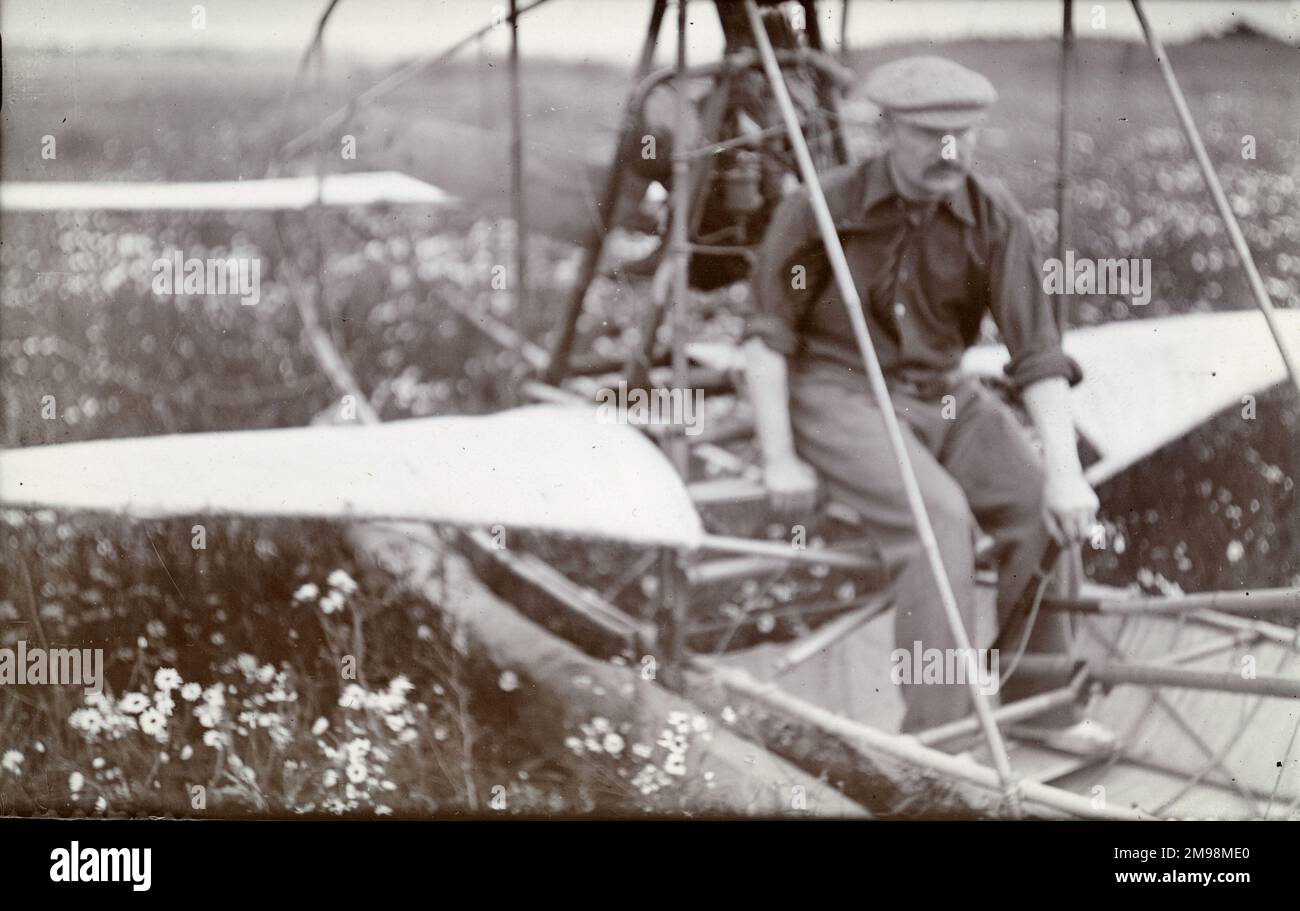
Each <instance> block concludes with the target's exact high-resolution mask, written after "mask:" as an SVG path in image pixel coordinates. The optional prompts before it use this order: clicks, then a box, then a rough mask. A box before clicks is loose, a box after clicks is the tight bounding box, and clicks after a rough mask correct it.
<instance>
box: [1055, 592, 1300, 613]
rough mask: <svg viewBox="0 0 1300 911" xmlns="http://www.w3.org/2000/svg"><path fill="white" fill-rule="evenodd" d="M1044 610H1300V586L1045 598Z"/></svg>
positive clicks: (1139, 611)
mask: <svg viewBox="0 0 1300 911" xmlns="http://www.w3.org/2000/svg"><path fill="white" fill-rule="evenodd" d="M1043 609H1044V610H1055V611H1067V612H1069V613H1074V614H1183V613H1193V612H1196V611H1202V610H1216V611H1228V612H1239V613H1247V614H1254V613H1271V612H1274V611H1282V612H1287V611H1297V612H1300V589H1294V588H1264V589H1259V590H1257V591H1254V592H1251V591H1243V592H1227V591H1224V592H1197V593H1194V594H1190V595H1168V596H1161V597H1150V598H1050V597H1049V598H1044V599H1043Z"/></svg>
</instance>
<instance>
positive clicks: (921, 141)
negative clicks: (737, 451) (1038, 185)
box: [744, 57, 1111, 749]
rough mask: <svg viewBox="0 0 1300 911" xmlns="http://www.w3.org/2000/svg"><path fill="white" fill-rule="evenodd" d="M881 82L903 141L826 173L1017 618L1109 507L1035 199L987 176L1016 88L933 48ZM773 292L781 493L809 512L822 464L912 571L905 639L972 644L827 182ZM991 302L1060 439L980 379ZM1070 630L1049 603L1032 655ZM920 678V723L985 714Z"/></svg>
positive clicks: (916, 698) (786, 240)
mask: <svg viewBox="0 0 1300 911" xmlns="http://www.w3.org/2000/svg"><path fill="white" fill-rule="evenodd" d="M865 89H866V94H867V96H868V97H869V98H870V99H871V100H872V101H874V102H875V103H876V104H878V105H879V106H880V108H881V118H882V124H883V129H884V134H885V138H886V144H887V149H888V150H887V152H886V153H885V154H884V155H882V156H880V157H877V158H874V159H871V160H868V161H865V162H862V163H858V164H855V165H849V166H846V167H843V168H840V169H837V170H836V171H834V172H831V173H830V174H828V175H827V176H826V178H825V180H824V181H823V187H824V189H825V195H826V198H827V200H828V202H829V205H830V208H831V212H832V215H833V217H834V218H835V221H836V225H837V229H838V232H839V234H840V237H841V239H842V241H843V244H844V251H845V254H846V255H847V257H848V261H849V264H850V267H851V269H852V272H853V275H854V276H855V278H856V280H857V286H858V291H859V294H860V296H861V299H862V302H863V307H864V310H865V316H866V319H867V324H868V326H869V329H870V334H871V339H872V341H873V343H874V345H875V348H876V351H877V352H878V354H879V357H880V361H881V366H882V368H883V370H884V373H885V376H886V378H887V382H888V385H889V389H890V393H891V395H892V397H893V404H894V409H895V413H896V414H897V416H898V419H899V421H900V423H901V424H902V430H903V436H904V439H905V443H906V447H907V452H908V456H909V458H910V459H911V463H912V466H913V468H914V470H915V472H916V475H917V478H918V481H919V482H920V487H921V491H922V494H923V498H924V501H925V506H926V509H927V510H928V512H929V516H930V519H931V521H932V523H933V525H934V530H935V534H936V536H937V538H938V544H939V550H940V554H941V556H942V560H943V564H944V566H945V567H946V569H947V573H948V578H949V580H950V581H951V584H952V588H953V591H954V592H955V595H956V600H957V605H958V608H959V610H960V612H961V615H962V617H963V620H964V622H965V625H966V629H967V631H968V633H971V634H972V635H973V633H974V630H975V622H974V616H973V614H974V606H975V542H976V535H977V532H978V529H979V528H980V527H982V528H983V529H984V531H986V532H987V533H988V534H989V535H991V536H992V537H993V539H994V540H995V542H996V550H995V552H996V557H997V564H998V571H999V589H998V598H997V603H998V613H999V618H1000V620H1001V621H1003V622H1005V621H1006V620H1007V619H1008V615H1009V614H1010V613H1011V611H1012V609H1013V607H1015V606H1016V605H1017V603H1018V602H1019V601H1020V599H1021V597H1022V594H1023V593H1024V592H1025V590H1026V587H1027V583H1028V582H1030V581H1031V580H1033V579H1035V573H1036V571H1037V570H1038V567H1039V565H1040V563H1041V562H1042V560H1043V558H1044V555H1045V554H1046V552H1047V550H1048V548H1049V546H1050V545H1051V541H1052V539H1053V538H1055V539H1056V540H1057V541H1059V542H1062V543H1065V542H1075V541H1078V540H1080V539H1081V538H1083V537H1084V536H1085V533H1087V532H1088V531H1089V530H1090V529H1091V527H1092V525H1093V523H1094V521H1095V518H1094V517H1095V513H1096V510H1097V497H1096V494H1095V493H1094V492H1093V490H1092V488H1091V487H1090V486H1089V485H1088V483H1087V481H1086V480H1085V479H1084V476H1083V470H1082V468H1081V466H1080V463H1079V456H1078V451H1077V448H1076V442H1075V435H1074V424H1073V421H1072V419H1071V416H1070V408H1069V399H1068V390H1069V386H1070V385H1072V384H1074V383H1077V382H1079V380H1080V379H1081V376H1082V374H1081V371H1080V368H1079V366H1078V364H1077V363H1075V361H1074V360H1073V359H1072V358H1070V357H1069V356H1067V355H1066V354H1065V353H1064V352H1063V351H1062V350H1061V346H1060V335H1059V333H1058V330H1057V327H1056V324H1055V321H1054V318H1053V312H1052V307H1051V304H1050V302H1049V300H1048V298H1047V297H1046V295H1045V294H1044V292H1043V289H1042V285H1041V283H1040V279H1039V276H1040V261H1039V259H1038V257H1037V256H1036V254H1035V251H1034V246H1033V243H1032V241H1031V238H1030V233H1029V228H1028V225H1027V223H1026V220H1025V216H1024V213H1023V212H1022V210H1021V209H1020V208H1019V206H1018V205H1017V204H1016V202H1015V201H1014V200H1013V199H1012V198H1011V196H1010V195H1009V194H1008V193H1007V192H1006V191H1005V190H1004V189H1001V188H999V187H997V186H994V185H992V184H990V183H987V182H985V181H984V180H983V179H981V178H980V177H978V176H975V175H973V174H972V173H971V172H970V166H971V161H972V155H973V152H974V150H975V143H976V131H977V126H978V123H979V121H980V120H981V118H982V116H983V113H984V111H985V109H986V108H987V107H988V106H989V105H990V104H992V103H993V101H994V100H995V98H996V97H997V93H996V92H995V90H994V88H993V86H992V84H990V83H989V81H988V80H987V79H985V78H984V77H983V76H981V75H980V74H978V73H975V72H972V71H970V70H968V69H966V68H965V67H962V66H960V65H958V64H956V63H954V62H952V61H950V60H946V59H943V58H940V57H911V58H907V59H903V60H898V61H895V62H893V63H889V64H886V65H884V66H881V67H879V68H878V69H877V70H875V71H874V72H873V73H872V74H871V75H870V76H869V77H868V79H867V82H866V85H865ZM753 287H754V303H755V314H754V315H753V316H752V318H751V319H750V321H749V324H748V329H747V332H746V341H745V345H744V348H745V353H746V363H747V374H748V379H749V386H750V392H751V396H752V399H753V403H754V409H755V415H756V423H757V429H758V434H759V438H760V442H761V445H762V449H763V456H764V463H765V466H764V476H765V481H766V485H767V488H768V491H769V494H770V497H771V499H772V502H773V505H774V506H775V507H776V508H777V509H779V510H781V511H782V512H785V513H787V514H791V513H799V512H802V511H807V510H809V509H811V508H812V507H813V506H814V505H815V499H816V497H815V495H816V492H817V482H818V474H819V473H820V475H821V477H822V478H823V479H824V481H825V482H826V485H827V487H828V488H829V492H830V494H831V496H832V497H833V498H834V499H836V500H838V501H840V502H842V503H844V504H846V505H848V506H850V507H852V508H854V509H855V510H856V511H857V512H858V513H859V514H860V515H861V517H862V518H863V520H864V522H865V523H866V526H867V528H868V530H869V532H870V533H871V535H872V537H873V538H874V539H875V540H876V541H877V543H878V544H879V545H880V548H881V551H882V553H883V555H884V557H885V560H886V563H887V564H888V566H889V569H890V570H891V573H892V576H893V578H894V579H895V585H896V589H895V591H896V599H895V603H896V611H897V613H896V621H895V635H896V638H897V644H898V646H899V647H900V648H906V649H908V650H909V651H910V650H912V648H913V647H914V644H915V643H917V642H919V643H920V644H921V647H922V648H923V649H929V648H938V649H947V648H955V647H956V641H955V640H954V638H953V636H952V634H951V632H950V630H949V627H948V623H947V621H946V618H945V615H944V612H943V609H942V605H941V602H940V600H939V595H938V591H937V588H936V585H935V581H934V579H933V577H932V576H931V574H930V570H929V565H928V563H927V561H926V559H925V556H924V554H923V552H922V550H921V547H920V542H919V539H918V537H917V534H916V528H915V524H914V521H913V518H912V514H911V512H910V511H909V509H908V502H907V499H906V497H905V495H904V491H903V487H902V483H901V479H900V476H899V473H898V470H897V468H896V467H895V461H894V456H893V453H892V450H891V448H890V444H889V439H888V437H887V436H886V433H885V428H884V424H883V419H882V415H881V412H880V406H879V404H878V403H877V402H876V401H875V400H874V399H873V397H872V394H871V391H870V388H869V385H868V382H867V379H866V375H865V369H864V364H863V361H862V357H861V355H860V353H859V350H858V347H857V345H856V343H855V340H854V335H853V332H852V329H851V325H850V322H849V319H848V315H847V313H846V311H845V307H844V303H843V301H842V300H840V295H839V293H838V291H837V289H836V286H835V282H834V281H833V280H832V278H831V274H830V270H829V268H828V263H827V259H826V254H825V248H824V246H823V244H822V241H821V237H820V235H819V234H818V231H817V226H816V222H815V220H814V218H813V213H812V209H811V207H810V204H809V201H808V194H807V191H806V190H800V191H797V192H794V193H792V194H790V195H789V196H787V197H786V198H785V200H784V201H783V202H782V203H781V205H780V206H779V207H778V209H777V211H776V213H775V214H774V216H773V219H772V222H771V226H770V227H769V229H768V231H767V234H766V239H765V241H764V244H763V246H762V248H761V250H760V251H759V255H758V259H757V262H756V266H755V270H754V276H753ZM986 313H989V314H991V315H992V317H993V320H994V322H995V323H996V325H997V327H998V329H999V330H1000V332H1001V335H1002V339H1003V341H1004V342H1005V343H1006V345H1007V348H1008V349H1009V351H1010V355H1011V360H1010V363H1009V365H1008V366H1007V368H1006V369H1007V374H1008V377H1009V379H1010V382H1011V384H1012V385H1013V386H1014V387H1015V388H1016V389H1017V390H1018V392H1019V394H1020V398H1021V400H1022V401H1023V403H1024V405H1025V408H1026V410H1027V411H1028V413H1029V416H1030V418H1031V419H1032V420H1033V423H1034V425H1035V427H1036V428H1037V430H1038V432H1039V434H1040V436H1041V440H1042V447H1043V455H1042V458H1041V459H1040V457H1039V456H1038V454H1037V453H1036V452H1035V450H1034V448H1033V447H1032V445H1031V443H1030V442H1029V440H1028V439H1027V437H1026V435H1025V434H1024V432H1023V430H1022V428H1021V426H1020V424H1019V422H1018V421H1017V419H1016V418H1015V416H1014V415H1013V414H1012V413H1011V411H1010V410H1009V409H1008V408H1007V407H1006V406H1004V405H1003V404H1002V402H1001V401H1000V400H999V399H998V398H997V397H996V396H995V395H994V394H992V393H991V392H989V391H987V390H986V389H984V388H983V387H982V386H981V385H980V384H979V382H977V381H976V380H974V379H972V378H963V377H962V376H961V375H960V374H959V369H958V368H959V365H960V362H961V358H962V353H963V352H964V351H965V350H966V349H967V348H968V347H969V346H970V345H971V344H972V343H974V342H975V340H976V339H977V336H978V334H979V331H980V326H981V322H982V320H983V318H984V315H985V314H986ZM1035 587H1036V586H1035ZM1032 595H1033V591H1030V592H1029V596H1030V597H1032ZM1068 632H1069V631H1068V626H1067V618H1066V617H1065V616H1064V615H1062V614H1055V613H1046V612H1042V613H1039V614H1038V616H1037V618H1036V622H1035V624H1034V627H1033V634H1032V637H1031V638H1030V639H1029V643H1028V650H1029V651H1030V652H1063V651H1065V650H1066V649H1067V647H1068V644H1069V639H1068ZM1018 637H1019V634H1017V636H1016V639H1015V640H1013V645H1014V644H1015V642H1016V640H1018ZM949 683H951V681H949ZM1043 688H1044V684H1043V683H1042V682H1039V683H1038V684H1037V685H1035V684H1034V683H1033V682H1026V681H1022V680H1015V679H1014V678H1013V680H1012V682H1010V683H1008V685H1007V686H1005V687H1004V688H1003V692H1002V694H1001V696H1002V700H1003V702H1008V701H1013V700H1015V699H1020V698H1024V697H1025V696H1027V695H1031V694H1033V693H1035V692H1040V691H1042V689H1043ZM902 690H903V697H904V703H905V709H906V710H905V716H904V720H903V730H904V731H905V732H915V731H920V730H924V729H926V728H929V727H933V726H935V725H939V724H943V723H945V722H949V721H953V720H955V719H958V718H961V717H963V716H965V715H967V714H969V713H970V711H971V708H972V707H971V702H970V700H971V696H970V694H969V692H968V690H967V688H966V687H964V686H957V685H932V684H924V683H912V684H909V685H905V686H903V687H902ZM1036 724H1038V725H1041V728H1040V731H1042V732H1043V736H1044V738H1049V737H1050V738H1054V741H1055V742H1057V743H1060V744H1068V745H1070V746H1071V747H1072V748H1083V749H1102V748H1105V746H1106V745H1107V744H1108V742H1109V740H1110V737H1111V735H1110V734H1109V732H1107V731H1105V730H1104V729H1102V728H1101V727H1100V726H1099V725H1097V724H1095V723H1094V722H1091V721H1081V720H1080V716H1079V714H1078V709H1077V708H1076V707H1074V706H1066V707H1064V708H1062V709H1056V710H1053V711H1052V712H1050V713H1047V714H1044V715H1042V716H1039V718H1037V719H1036ZM1049 742H1052V741H1049Z"/></svg>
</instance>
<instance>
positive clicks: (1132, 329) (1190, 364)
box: [962, 310, 1300, 483]
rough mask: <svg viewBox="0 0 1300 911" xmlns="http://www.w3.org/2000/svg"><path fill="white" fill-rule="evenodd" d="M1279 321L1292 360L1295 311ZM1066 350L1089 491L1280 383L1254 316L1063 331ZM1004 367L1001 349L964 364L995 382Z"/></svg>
mask: <svg viewBox="0 0 1300 911" xmlns="http://www.w3.org/2000/svg"><path fill="white" fill-rule="evenodd" d="M1277 318H1278V322H1279V323H1280V324H1281V326H1282V331H1283V337H1284V338H1285V339H1286V340H1287V343H1288V347H1289V348H1290V350H1291V352H1292V353H1293V356H1295V357H1296V358H1297V359H1300V313H1297V312H1290V311H1279V312H1278V314H1277ZM1064 348H1065V351H1066V353H1067V354H1069V355H1071V356H1072V357H1074V359H1075V360H1077V361H1078V362H1079V363H1080V364H1081V365H1082V366H1083V372H1084V378H1083V382H1082V383H1080V384H1079V385H1078V386H1075V387H1074V389H1073V390H1072V396H1071V405H1072V407H1073V411H1074V418H1075V424H1076V425H1077V426H1078V428H1079V431H1080V432H1081V433H1082V434H1083V435H1084V436H1086V437H1087V438H1088V441H1089V442H1090V443H1092V445H1093V446H1095V447H1096V448H1097V450H1098V451H1099V452H1100V453H1101V456H1102V458H1101V461H1100V462H1098V463H1097V464H1096V465H1094V466H1092V467H1090V468H1089V477H1090V478H1091V479H1092V480H1093V482H1094V483H1100V482H1101V481H1104V480H1106V479H1108V478H1110V477H1113V476H1114V475H1116V474H1118V473H1119V472H1120V471H1123V470H1124V469H1125V468H1127V467H1128V466H1129V465H1132V464H1133V463H1134V462H1137V461H1140V460H1141V459H1143V458H1145V457H1146V456H1148V455H1150V454H1151V453H1152V452H1154V451H1155V450H1156V449H1158V448H1160V447H1161V446H1163V445H1165V444H1166V443H1170V442H1172V441H1174V440H1176V439H1178V437H1180V436H1182V435H1183V434H1185V433H1187V432H1188V431H1190V430H1192V429H1193V428H1194V427H1196V426H1197V425H1199V424H1201V423H1203V422H1205V421H1207V420H1209V419H1210V418H1211V417H1213V416H1214V415H1215V414H1217V413H1218V412H1220V411H1222V410H1224V409H1225V408H1230V407H1233V406H1236V407H1238V408H1240V407H1243V401H1242V397H1243V396H1246V395H1251V394H1256V393H1259V392H1261V391H1263V390H1265V389H1268V388H1269V387H1270V386H1273V385H1276V384H1277V383H1280V382H1282V381H1283V380H1285V379H1286V369H1285V366H1284V365H1283V363H1282V356H1281V355H1280V354H1279V353H1278V350H1277V346H1276V345H1275V344H1274V342H1273V337H1272V335H1271V334H1270V333H1269V331H1268V324H1267V323H1265V321H1264V317H1263V315H1262V314H1260V313H1258V312H1256V311H1254V310H1246V311H1239V312H1232V313H1197V314H1191V315H1188V316H1171V317H1164V318H1160V319H1149V320H1128V321H1126V322H1121V323H1109V324H1107V325H1105V326H1093V327H1089V328H1087V329H1078V330H1075V331H1072V332H1069V333H1067V334H1066V336H1065V342H1064ZM1006 359H1007V354H1006V350H1005V349H1003V348H1000V347H996V346H981V347H978V348H972V349H971V350H970V351H968V352H967V354H966V359H965V360H964V361H963V364H962V366H963V367H964V368H965V369H966V370H967V371H969V372H972V373H975V374H977V375H985V376H996V375H1000V374H1001V372H1002V365H1003V364H1004V363H1006Z"/></svg>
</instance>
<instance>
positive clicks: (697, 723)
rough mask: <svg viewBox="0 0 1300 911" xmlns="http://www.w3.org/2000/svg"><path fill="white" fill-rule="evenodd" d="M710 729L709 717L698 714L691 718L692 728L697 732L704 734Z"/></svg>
mask: <svg viewBox="0 0 1300 911" xmlns="http://www.w3.org/2000/svg"><path fill="white" fill-rule="evenodd" d="M708 729H709V719H707V718H705V717H704V716H703V715H696V716H695V717H694V718H692V719H691V730H692V731H694V732H695V733H697V734H703V733H704V732H705V731H707V730H708Z"/></svg>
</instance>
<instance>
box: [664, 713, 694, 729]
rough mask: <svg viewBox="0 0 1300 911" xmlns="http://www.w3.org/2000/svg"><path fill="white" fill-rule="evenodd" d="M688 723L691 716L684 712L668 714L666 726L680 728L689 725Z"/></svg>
mask: <svg viewBox="0 0 1300 911" xmlns="http://www.w3.org/2000/svg"><path fill="white" fill-rule="evenodd" d="M690 723H691V716H690V715H687V714H686V713H685V712H669V713H668V724H669V725H671V726H672V727H675V728H676V727H680V726H681V725H683V724H690Z"/></svg>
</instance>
